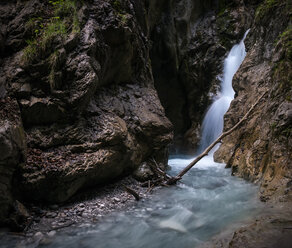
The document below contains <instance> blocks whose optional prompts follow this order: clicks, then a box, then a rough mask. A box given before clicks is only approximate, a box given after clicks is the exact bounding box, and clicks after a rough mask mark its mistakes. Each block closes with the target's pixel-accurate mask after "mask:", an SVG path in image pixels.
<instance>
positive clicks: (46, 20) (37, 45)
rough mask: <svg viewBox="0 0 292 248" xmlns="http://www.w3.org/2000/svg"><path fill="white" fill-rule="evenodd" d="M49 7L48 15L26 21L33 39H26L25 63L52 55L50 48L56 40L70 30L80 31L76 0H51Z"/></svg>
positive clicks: (63, 37) (65, 35) (63, 36)
mask: <svg viewBox="0 0 292 248" xmlns="http://www.w3.org/2000/svg"><path fill="white" fill-rule="evenodd" d="M48 8H49V11H47V12H48V13H49V15H48V16H45V17H32V18H31V19H29V20H28V22H27V23H26V26H27V27H28V29H30V30H32V32H31V39H29V40H27V41H26V42H27V47H26V48H25V49H24V50H23V57H22V60H23V62H24V63H31V62H33V61H34V60H36V59H37V58H39V57H41V58H42V57H46V56H50V54H51V51H50V50H52V47H53V43H54V42H55V41H56V40H58V41H57V42H60V41H62V40H64V39H65V37H67V36H68V34H69V33H70V32H79V31H80V24H79V20H78V16H77V6H76V2H75V1H74V0H58V1H49V2H48Z"/></svg>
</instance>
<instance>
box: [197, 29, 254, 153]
mask: <svg viewBox="0 0 292 248" xmlns="http://www.w3.org/2000/svg"><path fill="white" fill-rule="evenodd" d="M248 32H249V30H247V31H246V33H245V34H244V37H243V39H242V40H241V41H240V43H239V44H236V45H235V46H233V47H232V49H231V51H230V52H229V54H228V56H227V58H226V59H225V61H224V71H223V79H222V82H221V92H220V93H219V95H218V96H217V99H216V100H215V101H214V102H213V104H212V105H211V107H210V108H209V110H208V112H207V114H206V116H205V118H204V120H203V124H202V138H201V143H200V146H199V149H198V150H199V152H202V151H203V150H204V149H205V148H206V147H208V146H209V145H210V144H211V143H212V142H213V141H214V140H215V139H216V138H218V137H219V135H220V134H221V133H222V131H223V124H224V122H223V117H224V115H225V113H226V112H227V110H228V108H229V106H230V103H231V101H232V100H233V98H234V90H233V88H232V79H233V76H234V74H235V73H236V72H237V70H238V68H239V66H240V65H241V63H242V61H243V60H244V58H245V55H246V52H245V45H244V40H245V37H246V35H247V34H248Z"/></svg>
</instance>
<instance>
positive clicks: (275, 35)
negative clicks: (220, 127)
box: [215, 1, 292, 201]
mask: <svg viewBox="0 0 292 248" xmlns="http://www.w3.org/2000/svg"><path fill="white" fill-rule="evenodd" d="M290 15H291V6H290V8H289V2H288V1H278V2H277V3H274V4H273V5H272V6H268V5H267V4H265V3H262V4H261V5H259V7H258V8H257V11H256V14H255V21H254V23H253V25H252V27H251V30H250V33H249V35H248V38H247V40H246V44H247V49H248V53H247V56H246V58H245V60H244V62H243V64H242V65H241V67H240V69H239V71H238V72H237V73H236V75H235V77H234V80H233V86H234V89H235V91H236V98H235V99H234V101H233V102H232V104H231V106H230V109H229V111H228V112H227V114H226V115H225V129H226V130H227V129H228V128H230V127H232V126H233V125H234V124H235V123H236V122H237V121H238V120H239V119H240V118H241V117H242V116H243V115H244V113H246V112H247V111H248V109H249V107H250V106H251V105H252V104H253V103H254V102H255V101H256V99H257V98H258V97H259V96H260V95H261V94H262V93H263V92H267V93H266V95H265V97H264V99H263V100H262V101H261V102H260V103H259V105H258V106H257V108H256V110H255V111H254V112H253V114H252V115H251V117H250V118H249V120H248V121H247V122H245V124H244V125H243V126H242V127H241V128H239V129H238V130H236V131H235V132H234V133H232V134H231V135H230V136H229V137H226V138H225V139H224V140H223V144H222V145H221V147H220V149H219V151H218V152H217V153H216V154H215V158H216V159H217V160H219V161H225V162H226V163H227V165H228V166H230V167H232V171H233V174H234V175H238V176H241V177H243V178H245V179H247V180H250V181H254V182H260V185H261V198H262V200H269V199H270V198H272V199H275V200H276V199H278V200H279V199H280V200H281V201H286V200H291V182H292V181H291V180H292V174H291V171H292V170H291V169H292V167H291V166H292V164H291V161H292V160H291V147H292V146H291V145H292V144H291V125H292V104H291V93H292V91H291V79H292V78H291V26H289V25H291V19H290Z"/></svg>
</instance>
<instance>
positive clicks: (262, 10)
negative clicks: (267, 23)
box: [255, 0, 279, 22]
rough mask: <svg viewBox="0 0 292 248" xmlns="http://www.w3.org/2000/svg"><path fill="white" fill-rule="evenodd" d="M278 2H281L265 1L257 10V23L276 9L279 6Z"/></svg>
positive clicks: (276, 0)
mask: <svg viewBox="0 0 292 248" xmlns="http://www.w3.org/2000/svg"><path fill="white" fill-rule="evenodd" d="M278 2H279V0H265V1H264V2H263V3H262V4H261V5H260V6H259V7H258V8H257V10H256V13H255V19H256V22H259V21H260V20H261V19H263V18H264V17H265V16H266V15H267V14H268V13H269V12H270V11H271V10H272V9H273V8H274V7H276V6H277V4H278Z"/></svg>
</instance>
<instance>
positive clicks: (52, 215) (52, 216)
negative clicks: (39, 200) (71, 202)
mask: <svg viewBox="0 0 292 248" xmlns="http://www.w3.org/2000/svg"><path fill="white" fill-rule="evenodd" d="M57 215H58V214H57V213H55V212H47V213H46V217H47V218H55V217H57Z"/></svg>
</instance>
